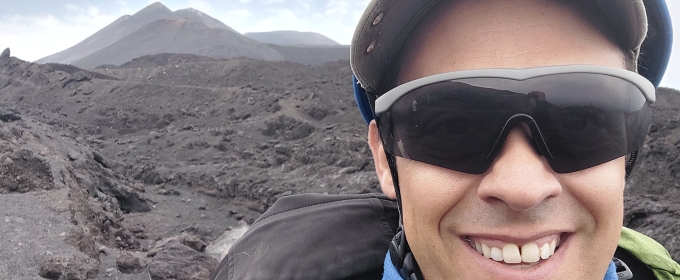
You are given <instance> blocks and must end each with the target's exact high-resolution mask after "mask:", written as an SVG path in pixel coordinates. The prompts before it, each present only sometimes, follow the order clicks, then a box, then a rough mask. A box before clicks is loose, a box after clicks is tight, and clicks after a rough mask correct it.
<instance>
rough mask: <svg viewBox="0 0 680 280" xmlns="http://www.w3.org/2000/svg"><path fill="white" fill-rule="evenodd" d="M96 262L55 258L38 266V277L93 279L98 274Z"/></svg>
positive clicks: (79, 257)
mask: <svg viewBox="0 0 680 280" xmlns="http://www.w3.org/2000/svg"><path fill="white" fill-rule="evenodd" d="M98 265H99V264H98V262H97V261H94V260H92V259H89V258H85V257H81V256H73V257H72V258H67V257H56V258H53V259H50V260H48V261H46V262H44V263H43V264H42V265H41V266H40V271H39V272H38V275H40V277H42V278H47V279H54V280H57V279H58V280H61V279H68V280H85V279H93V278H94V276H95V275H97V272H98V269H97V267H98Z"/></svg>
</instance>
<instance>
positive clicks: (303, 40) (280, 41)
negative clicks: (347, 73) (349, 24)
mask: <svg viewBox="0 0 680 280" xmlns="http://www.w3.org/2000/svg"><path fill="white" fill-rule="evenodd" d="M243 35H245V36H246V37H248V38H250V39H253V40H255V41H258V42H261V43H266V44H276V45H283V46H286V45H291V46H294V45H313V46H340V43H338V42H336V41H333V40H332V39H331V38H328V37H326V36H323V35H321V34H319V33H314V32H299V31H293V30H282V31H271V32H246V33H245V34H243Z"/></svg>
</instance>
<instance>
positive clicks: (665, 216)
mask: <svg viewBox="0 0 680 280" xmlns="http://www.w3.org/2000/svg"><path fill="white" fill-rule="evenodd" d="M350 77H351V70H350V68H349V64H348V62H347V61H341V62H335V63H327V64H323V65H317V66H307V65H302V64H297V63H291V62H264V61H256V60H249V59H231V60H216V59H211V58H205V57H199V56H192V55H170V54H163V55H155V56H147V57H142V58H139V59H136V60H134V61H132V62H130V63H127V64H125V65H123V66H120V67H117V66H102V67H98V68H97V69H96V70H82V69H78V68H76V67H72V66H68V65H60V64H47V65H41V64H32V63H28V62H25V61H21V60H18V59H16V58H12V57H8V56H3V57H1V58H0V120H2V122H0V152H1V153H0V213H2V214H0V235H1V236H2V237H3V238H0V246H2V248H3V250H0V279H41V277H44V278H49V279H207V278H209V275H210V274H211V273H212V270H214V269H215V268H216V266H217V263H218V261H217V260H216V259H214V258H212V257H211V256H210V254H209V253H208V252H211V250H210V248H208V249H206V246H207V245H208V244H210V243H211V242H212V241H214V240H216V239H218V237H220V235H222V234H223V233H225V231H227V232H229V230H230V229H233V230H232V231H240V230H242V224H244V223H245V224H247V223H251V222H252V221H253V220H254V219H256V218H257V217H258V216H259V215H260V214H261V213H263V212H264V211H265V210H266V209H267V207H269V206H270V205H271V204H272V203H273V202H274V201H276V199H278V198H279V197H281V196H285V195H289V194H296V193H303V192H316V193H365V192H379V191H380V189H379V187H378V182H377V179H376V178H375V177H376V176H375V173H374V170H373V164H372V159H371V157H370V152H369V150H368V147H367V145H366V143H365V138H366V136H365V135H366V125H365V124H364V122H363V120H362V119H361V117H360V115H359V113H358V111H357V109H356V108H355V106H356V105H355V102H354V100H353V95H352V92H351V90H352V88H351V84H350V81H351V80H350ZM678 94H679V93H678V92H676V91H671V90H661V91H660V92H659V98H658V99H659V102H657V103H656V104H655V105H654V108H655V115H654V125H653V127H652V130H651V132H650V137H649V138H648V140H647V144H646V145H645V147H644V149H643V151H642V153H641V157H640V161H639V165H638V167H637V169H636V172H635V173H634V175H633V177H632V178H631V180H630V181H629V186H628V189H627V194H626V201H625V202H626V212H625V222H626V224H627V225H628V226H631V227H633V228H635V229H637V230H639V231H642V232H643V233H645V234H648V235H650V236H652V237H654V238H656V239H657V240H659V241H660V242H661V243H662V244H664V245H665V246H666V247H667V248H668V249H669V251H670V252H671V254H672V255H673V257H674V258H675V259H676V260H678V259H680V238H678V237H677V234H676V233H677V232H680V206H678V201H679V200H680V198H679V197H678V194H680V181H679V180H678V177H680V160H678V156H677V155H678V154H679V153H680V150H679V149H680V115H679V114H678V112H677V111H678V109H680V95H678ZM60 277H61V278H60Z"/></svg>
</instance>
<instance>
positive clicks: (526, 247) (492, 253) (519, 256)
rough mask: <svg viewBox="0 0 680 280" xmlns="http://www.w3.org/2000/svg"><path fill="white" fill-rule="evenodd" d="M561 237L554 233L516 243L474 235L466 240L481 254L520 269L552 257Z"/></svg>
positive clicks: (530, 266)
mask: <svg viewBox="0 0 680 280" xmlns="http://www.w3.org/2000/svg"><path fill="white" fill-rule="evenodd" d="M561 239H562V238H561V237H560V235H559V234H554V235H550V236H546V237H543V238H540V239H538V240H535V241H531V242H526V243H522V244H516V243H511V242H503V241H499V240H491V239H484V238H479V237H473V236H467V237H465V241H466V242H467V243H468V244H469V245H470V246H471V247H472V248H473V249H475V250H476V251H477V252H478V253H479V254H480V255H482V256H484V257H485V258H487V259H491V260H494V261H496V262H498V263H502V264H505V265H507V266H509V267H513V268H518V269H528V268H532V267H534V266H536V265H538V264H539V263H541V262H542V261H544V260H547V259H550V257H551V256H553V255H554V254H555V252H556V251H557V250H558V249H559V247H560V244H561Z"/></svg>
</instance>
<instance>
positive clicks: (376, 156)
mask: <svg viewBox="0 0 680 280" xmlns="http://www.w3.org/2000/svg"><path fill="white" fill-rule="evenodd" d="M368 146H369V147H370V148H371V153H372V154H373V162H374V163H375V173H376V174H377V175H378V180H379V181H380V188H381V189H382V191H383V193H385V195H387V197H389V198H391V199H397V194H396V192H395V190H394V182H393V181H392V173H391V172H390V166H389V164H388V163H387V155H386V154H385V149H384V148H383V144H382V141H380V133H379V132H378V126H377V125H376V123H375V120H373V121H371V123H370V124H369V125H368Z"/></svg>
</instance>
